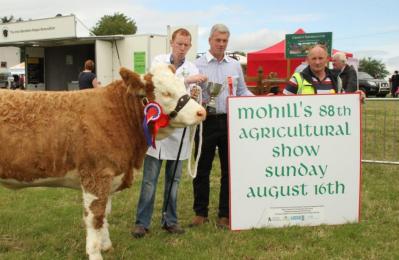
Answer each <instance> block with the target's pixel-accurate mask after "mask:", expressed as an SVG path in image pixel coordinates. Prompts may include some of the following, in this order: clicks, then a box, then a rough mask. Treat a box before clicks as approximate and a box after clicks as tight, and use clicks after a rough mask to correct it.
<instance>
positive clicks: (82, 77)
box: [78, 60, 99, 89]
mask: <svg viewBox="0 0 399 260" xmlns="http://www.w3.org/2000/svg"><path fill="white" fill-rule="evenodd" d="M84 66H85V68H84V70H83V71H82V72H81V73H79V77H78V80H79V89H87V88H97V87H98V86H99V83H98V81H97V77H96V74H94V73H93V70H94V62H93V61H92V60H87V61H85V65H84Z"/></svg>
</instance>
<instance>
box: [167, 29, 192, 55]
mask: <svg viewBox="0 0 399 260" xmlns="http://www.w3.org/2000/svg"><path fill="white" fill-rule="evenodd" d="M170 46H171V47H172V55H173V57H175V58H178V59H179V60H182V59H184V58H185V57H186V54H187V52H188V51H189V50H190V48H191V37H190V36H188V35H187V36H185V35H181V34H177V35H176V37H175V39H174V40H173V41H172V40H171V41H170Z"/></svg>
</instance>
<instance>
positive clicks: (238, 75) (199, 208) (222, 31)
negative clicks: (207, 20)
mask: <svg viewBox="0 0 399 260" xmlns="http://www.w3.org/2000/svg"><path fill="white" fill-rule="evenodd" d="M229 36H230V31H229V29H228V28H227V27H226V26H225V25H223V24H216V25H214V26H213V27H212V29H211V33H210V36H209V45H210V49H209V51H208V52H207V53H206V54H204V55H203V56H201V57H200V58H198V59H197V60H196V61H195V64H196V65H197V68H198V69H199V72H200V73H201V74H204V75H206V76H207V77H208V82H213V83H218V84H222V88H221V92H220V94H219V95H218V96H217V97H216V113H214V114H210V113H209V112H208V115H207V118H206V120H205V121H204V123H203V126H204V129H203V135H202V138H203V141H202V147H201V156H200V159H199V163H198V170H197V176H196V178H195V179H194V180H193V188H194V206H193V209H194V211H195V215H196V216H195V217H194V219H193V221H192V223H191V226H198V225H201V224H204V223H206V222H207V221H208V206H209V187H210V183H209V181H210V180H209V176H210V172H211V170H212V162H213V159H214V157H215V152H216V148H218V152H219V159H220V166H221V185H220V194H219V212H218V217H219V219H218V222H217V223H218V226H220V227H228V226H229V225H230V220H229V213H230V211H229V169H228V146H227V144H228V140H227V132H228V131H227V115H226V113H227V97H228V96H252V95H253V94H252V92H250V91H249V90H248V88H247V86H246V84H245V81H244V75H243V72H242V69H241V65H240V63H239V62H238V61H236V60H235V59H232V58H230V57H228V56H227V55H226V54H225V51H226V48H227V44H228V41H229ZM202 87H203V90H204V91H203V101H204V102H205V103H207V102H209V100H210V97H209V94H208V93H207V91H205V89H204V88H205V87H206V86H202ZM197 141H198V140H197ZM197 143H198V142H197ZM197 150H198V149H197Z"/></svg>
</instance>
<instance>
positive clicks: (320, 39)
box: [285, 32, 332, 59]
mask: <svg viewBox="0 0 399 260" xmlns="http://www.w3.org/2000/svg"><path fill="white" fill-rule="evenodd" d="M316 44H321V45H324V46H325V47H326V48H327V53H328V55H329V56H331V50H332V32H321V33H304V34H286V35H285V57H286V58H287V59H293V58H303V57H306V56H307V55H308V50H309V48H310V47H312V46H313V45H316Z"/></svg>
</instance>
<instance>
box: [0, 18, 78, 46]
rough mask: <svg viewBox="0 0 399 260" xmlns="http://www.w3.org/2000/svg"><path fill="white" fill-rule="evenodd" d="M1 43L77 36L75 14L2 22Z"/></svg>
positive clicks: (0, 27) (0, 25)
mask: <svg viewBox="0 0 399 260" xmlns="http://www.w3.org/2000/svg"><path fill="white" fill-rule="evenodd" d="M0 30H1V35H0V43H6V42H18V41H35V40H45V39H62V38H74V37H76V26H75V16H73V15H72V16H60V17H53V18H48V19H39V20H32V21H23V22H15V23H6V24H0Z"/></svg>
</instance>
